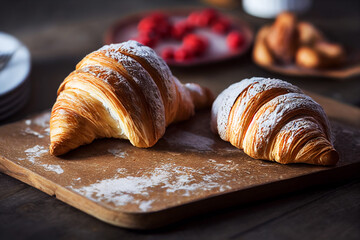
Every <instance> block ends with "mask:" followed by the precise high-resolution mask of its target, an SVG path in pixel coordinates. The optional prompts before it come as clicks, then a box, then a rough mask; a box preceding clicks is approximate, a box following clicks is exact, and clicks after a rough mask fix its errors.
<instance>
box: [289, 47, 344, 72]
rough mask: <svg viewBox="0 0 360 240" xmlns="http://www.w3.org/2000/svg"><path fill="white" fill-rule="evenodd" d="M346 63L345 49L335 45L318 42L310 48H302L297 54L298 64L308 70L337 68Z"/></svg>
mask: <svg viewBox="0 0 360 240" xmlns="http://www.w3.org/2000/svg"><path fill="white" fill-rule="evenodd" d="M344 62H345V50H344V48H343V47H342V46H341V45H339V44H335V43H328V42H318V43H315V44H314V45H313V47H312V48H310V47H306V46H304V47H300V48H299V49H298V51H297V52H296V64H298V65H299V66H303V67H306V68H329V67H337V66H339V65H341V64H342V63H344Z"/></svg>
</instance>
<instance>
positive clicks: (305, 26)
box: [297, 22, 324, 46]
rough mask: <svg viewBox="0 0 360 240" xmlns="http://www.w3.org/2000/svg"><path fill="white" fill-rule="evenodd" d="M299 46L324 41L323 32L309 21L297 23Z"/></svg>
mask: <svg viewBox="0 0 360 240" xmlns="http://www.w3.org/2000/svg"><path fill="white" fill-rule="evenodd" d="M297 31H298V34H299V45H300V46H304V45H306V46H312V45H314V43H316V42H320V41H324V37H323V34H322V33H321V32H320V31H319V30H318V29H316V28H315V27H314V26H313V25H312V24H311V23H309V22H299V23H298V24H297Z"/></svg>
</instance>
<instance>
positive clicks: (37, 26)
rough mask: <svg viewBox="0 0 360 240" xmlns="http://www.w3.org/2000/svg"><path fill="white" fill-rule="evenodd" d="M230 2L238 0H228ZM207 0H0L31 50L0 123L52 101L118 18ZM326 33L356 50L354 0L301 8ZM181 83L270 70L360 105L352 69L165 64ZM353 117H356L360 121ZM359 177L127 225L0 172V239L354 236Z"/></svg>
mask: <svg viewBox="0 0 360 240" xmlns="http://www.w3.org/2000/svg"><path fill="white" fill-rule="evenodd" d="M235 2H236V1H235ZM236 3H238V4H237V6H235V7H233V8H230V9H229V8H223V9H221V10H222V11H224V12H226V13H230V14H234V15H237V16H239V17H241V18H242V19H243V20H245V21H247V22H248V23H249V24H250V25H251V27H252V28H253V29H254V31H256V30H257V29H258V28H259V27H261V26H262V25H263V24H266V23H269V22H271V21H272V20H267V19H259V18H255V17H252V16H249V15H247V14H246V13H244V12H243V10H242V8H241V4H240V3H241V2H236ZM186 6H190V7H192V6H207V5H206V2H203V1H189V0H187V1H170V0H169V1H165V0H164V1H159V0H157V1H149V0H148V1H146V0H131V1H109V0H103V1H94V0H88V1H84V0H79V1H45V0H39V1H25V0H23V1H14V0H2V1H1V7H0V31H4V32H7V33H10V34H12V35H14V36H15V37H17V38H18V39H20V40H21V41H22V42H23V43H24V44H25V45H27V46H28V48H29V49H30V51H31V55H32V71H31V74H30V76H29V79H30V83H31V96H30V99H29V101H28V103H27V104H26V106H24V108H23V109H22V110H21V111H20V112H18V113H17V114H15V115H14V116H12V117H10V118H9V119H7V120H5V121H2V122H0V125H1V124H5V123H9V122H13V121H16V120H19V119H23V118H25V117H26V116H28V115H31V114H34V113H38V112H40V111H44V110H47V109H50V108H51V106H52V105H53V103H54V102H55V99H56V90H57V88H58V86H59V84H60V83H61V81H62V80H63V79H64V78H65V77H66V76H67V75H68V74H69V73H70V72H71V71H72V70H73V69H74V68H75V65H76V63H77V62H79V61H80V60H81V59H82V58H83V57H84V56H85V55H86V54H87V53H89V52H91V51H93V50H96V49H97V48H99V47H101V46H102V45H103V37H104V34H105V32H106V30H107V28H108V27H109V26H110V25H111V24H112V23H113V22H114V21H116V20H117V19H119V18H121V17H123V16H125V15H128V14H131V13H134V12H138V11H143V10H148V9H158V8H173V7H186ZM300 18H301V19H304V20H308V21H311V22H312V23H314V24H315V25H316V26H317V27H319V28H320V29H321V30H322V31H324V32H325V34H326V35H327V36H328V38H329V39H332V40H333V41H337V42H341V43H344V44H345V45H346V46H347V47H348V48H350V49H352V51H360V47H359V43H360V1H358V0H351V1H350V0H348V1H337V0H331V1H326V0H322V1H320V0H317V1H314V3H313V7H312V9H311V10H310V11H309V12H307V13H306V14H304V15H302V16H300ZM172 71H173V73H174V75H176V76H177V77H178V78H179V79H180V80H181V81H182V82H198V83H200V84H203V85H207V86H209V87H210V88H211V89H212V90H213V91H214V92H215V93H219V92H220V91H222V90H223V89H224V88H225V87H227V86H228V85H230V84H231V83H233V82H237V81H240V80H241V79H243V78H246V77H252V76H265V77H277V78H281V79H284V80H287V81H290V82H292V83H294V84H296V85H298V86H300V87H302V88H304V89H306V90H311V91H313V92H316V93H318V94H322V95H325V96H328V97H331V98H333V99H336V100H338V101H342V102H345V103H347V104H352V105H357V106H360V76H357V77H352V78H349V79H345V80H332V79H327V78H303V77H289V76H281V75H279V74H274V73H271V72H267V71H265V70H263V69H261V68H259V67H257V66H256V65H254V64H253V63H252V61H251V57H250V53H248V54H247V55H245V56H242V57H241V58H238V59H235V60H231V61H226V62H221V63H218V64H212V65H207V66H201V67H196V68H187V69H182V68H172ZM359 121H360V120H359ZM359 204H360V181H359V178H357V179H355V180H346V181H343V182H340V183H337V184H329V185H326V186H314V188H312V189H308V190H306V191H302V192H297V193H293V194H289V195H286V196H279V197H277V198H274V199H268V200H264V201H261V202H255V203H252V204H247V205H244V206H238V207H235V208H231V209H225V210H223V211H217V212H212V213H208V214H206V215H202V216H199V217H194V218H191V219H187V220H184V221H182V222H180V223H177V224H175V225H172V226H169V227H167V228H163V229H160V230H156V231H145V232H144V231H141V232H139V231H133V230H126V229H122V228H118V227H113V226H111V225H108V224H106V223H103V222H100V221H99V220H96V219H95V218H93V217H91V216H88V215H87V214H85V213H82V212H80V211H78V210H76V209H74V208H72V207H70V206H68V205H66V204H64V203H62V202H60V201H58V200H56V199H55V198H54V197H51V196H47V195H46V194H45V193H42V192H40V191H39V190H36V189H35V188H32V187H29V186H27V185H26V184H24V183H21V182H19V181H17V180H15V179H13V178H10V177H8V176H6V175H4V174H2V173H0V239H15V238H30V239H52V238H60V239H63V238H64V239H65V238H66V239H68V238H70V239H77V238H87V239H103V238H110V239H112V238H119V237H120V238H121V237H122V238H125V239H139V238H146V239H155V238H159V237H163V238H167V239H184V238H186V239H189V238H190V239H197V238H208V239H224V238H234V239H240V238H241V239H263V238H265V239H278V238H286V239H299V238H301V239H302V238H309V239H314V238H320V239H359V238H360V205H359Z"/></svg>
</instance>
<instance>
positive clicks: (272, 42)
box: [265, 12, 299, 64]
mask: <svg viewBox="0 0 360 240" xmlns="http://www.w3.org/2000/svg"><path fill="white" fill-rule="evenodd" d="M296 24H297V20H296V16H295V15H294V14H291V13H289V12H284V13H281V14H280V15H279V16H278V17H277V18H276V20H275V23H274V24H273V25H272V26H271V29H270V31H269V32H268V34H267V36H266V37H265V39H266V43H267V46H268V47H269V49H270V50H271V52H272V53H273V55H274V56H275V58H276V59H277V60H278V61H280V62H281V63H284V64H288V63H291V62H292V61H293V60H294V56H295V52H296V48H297V46H298V39H299V37H298V31H297V26H296Z"/></svg>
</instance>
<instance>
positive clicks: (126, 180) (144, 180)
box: [69, 160, 237, 211]
mask: <svg viewBox="0 0 360 240" xmlns="http://www.w3.org/2000/svg"><path fill="white" fill-rule="evenodd" d="M230 161H231V160H230ZM236 166H237V165H236ZM209 167H211V168H213V169H214V168H215V169H216V170H217V169H219V170H220V169H221V170H222V171H218V172H216V173H212V174H209V173H207V171H209V170H206V169H204V168H201V169H194V168H191V167H185V166H176V165H175V163H167V164H163V165H161V166H159V167H156V168H155V169H154V170H153V171H152V172H151V173H145V174H143V175H141V176H126V177H122V176H119V175H118V174H116V175H115V177H113V178H111V179H104V180H98V181H97V182H95V183H93V184H90V185H88V186H83V187H80V188H75V187H73V186H69V188H71V189H72V190H74V191H75V192H78V193H80V194H82V195H85V196H86V197H87V198H89V199H91V200H93V201H104V202H108V203H113V204H114V205H115V206H124V205H128V204H135V205H137V206H138V208H139V210H141V211H147V210H148V209H151V208H152V204H153V203H155V201H159V200H156V199H157V198H154V199H151V198H152V195H151V194H152V193H153V189H154V188H161V189H163V190H164V193H166V194H167V195H172V194H174V193H176V194H181V195H182V196H185V197H189V196H192V195H194V194H199V193H201V192H206V191H211V190H213V189H218V190H219V191H220V192H222V191H226V190H228V189H231V187H230V185H226V184H220V183H219V182H220V181H218V180H219V179H221V178H224V177H228V176H229V175H228V174H227V173H226V171H231V170H232V169H233V168H234V163H233V162H232V161H231V162H230V163H229V164H220V163H216V161H215V160H213V161H212V162H210V166H209ZM117 173H121V174H126V173H127V171H126V169H124V168H119V169H117ZM234 181H235V180H234ZM140 199H142V200H140Z"/></svg>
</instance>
